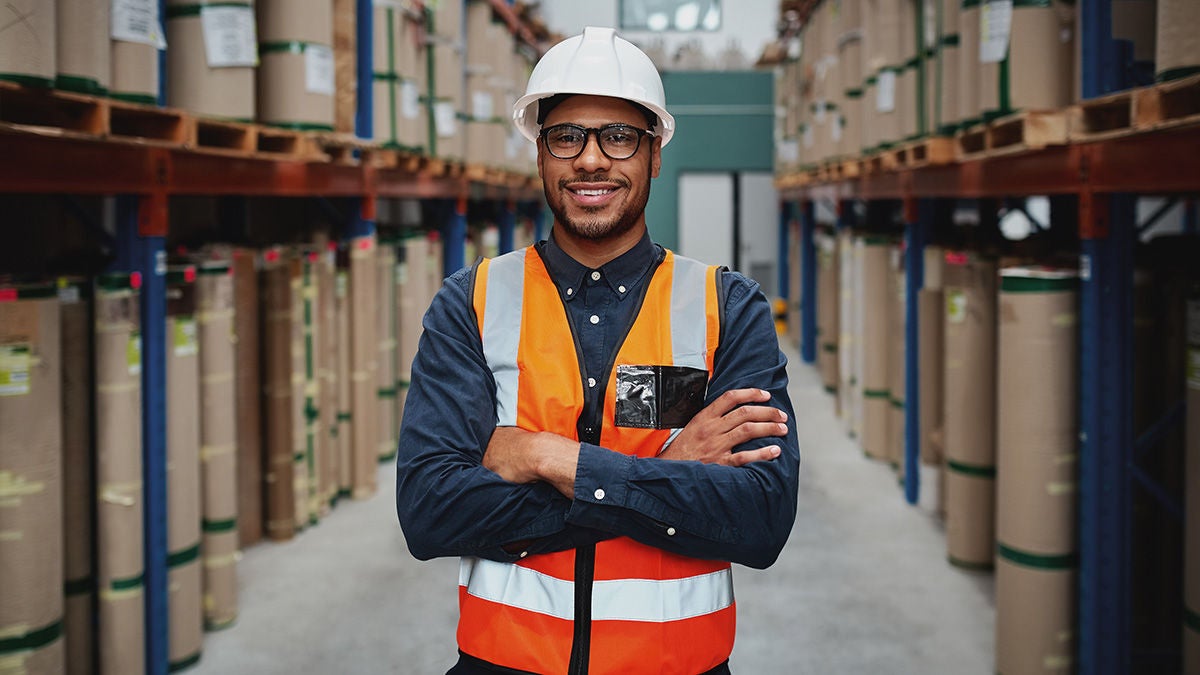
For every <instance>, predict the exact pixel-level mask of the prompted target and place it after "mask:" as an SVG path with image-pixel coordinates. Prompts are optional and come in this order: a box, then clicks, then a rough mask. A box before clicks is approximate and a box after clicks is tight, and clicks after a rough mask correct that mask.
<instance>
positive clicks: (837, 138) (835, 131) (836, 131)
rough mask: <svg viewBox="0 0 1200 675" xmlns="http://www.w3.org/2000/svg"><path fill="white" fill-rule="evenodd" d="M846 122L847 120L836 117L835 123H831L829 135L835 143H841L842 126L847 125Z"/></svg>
mask: <svg viewBox="0 0 1200 675" xmlns="http://www.w3.org/2000/svg"><path fill="white" fill-rule="evenodd" d="M845 124H846V121H845V120H843V119H841V118H835V119H834V120H833V124H831V125H829V137H830V138H832V139H833V142H834V143H840V142H841V141H842V127H843V126H845Z"/></svg>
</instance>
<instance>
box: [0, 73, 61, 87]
mask: <svg viewBox="0 0 1200 675" xmlns="http://www.w3.org/2000/svg"><path fill="white" fill-rule="evenodd" d="M0 80H5V81H8V82H16V83H17V84H22V85H25V86H26V87H37V88H39V89H49V88H51V87H53V86H54V79H53V78H50V77H39V76H37V75H29V74H26V73H0Z"/></svg>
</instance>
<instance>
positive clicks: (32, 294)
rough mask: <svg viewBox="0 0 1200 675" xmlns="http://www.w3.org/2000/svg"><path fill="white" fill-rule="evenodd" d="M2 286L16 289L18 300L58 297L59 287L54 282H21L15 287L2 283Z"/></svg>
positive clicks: (0, 286) (0, 285)
mask: <svg viewBox="0 0 1200 675" xmlns="http://www.w3.org/2000/svg"><path fill="white" fill-rule="evenodd" d="M0 288H6V289H14V290H16V292H17V299H18V300H44V299H46V298H57V297H58V287H57V286H55V285H54V284H20V285H17V286H15V288H14V286H9V285H7V284H0ZM10 297H11V296H10Z"/></svg>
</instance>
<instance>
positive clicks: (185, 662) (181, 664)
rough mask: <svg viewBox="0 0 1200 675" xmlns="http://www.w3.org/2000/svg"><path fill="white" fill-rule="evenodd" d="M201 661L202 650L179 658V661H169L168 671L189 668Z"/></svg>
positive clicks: (175, 671)
mask: <svg viewBox="0 0 1200 675" xmlns="http://www.w3.org/2000/svg"><path fill="white" fill-rule="evenodd" d="M199 662H200V652H196V653H195V654H192V655H191V656H188V657H185V658H182V659H179V660H178V661H171V662H170V663H168V664H167V672H168V673H178V672H179V671H181V670H187V669H188V668H191V667H192V666H194V665H196V664H197V663H199Z"/></svg>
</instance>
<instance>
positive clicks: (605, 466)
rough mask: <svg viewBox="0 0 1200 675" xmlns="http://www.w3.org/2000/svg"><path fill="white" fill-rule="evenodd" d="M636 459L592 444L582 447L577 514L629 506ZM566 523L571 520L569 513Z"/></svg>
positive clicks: (578, 472)
mask: <svg viewBox="0 0 1200 675" xmlns="http://www.w3.org/2000/svg"><path fill="white" fill-rule="evenodd" d="M633 461H634V458H633V457H630V456H628V455H622V454H621V453H619V452H613V451H612V450H608V449H605V448H602V447H600V446H598V445H592V444H591V443H580V444H579V464H578V465H577V466H576V468H575V502H574V504H573V505H572V507H571V512H572V513H574V512H576V511H577V510H579V509H581V508H586V507H587V506H591V505H596V506H626V505H627V502H628V500H629V475H630V472H631V471H632V470H633ZM567 520H568V521H570V520H571V514H568V516H567Z"/></svg>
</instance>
